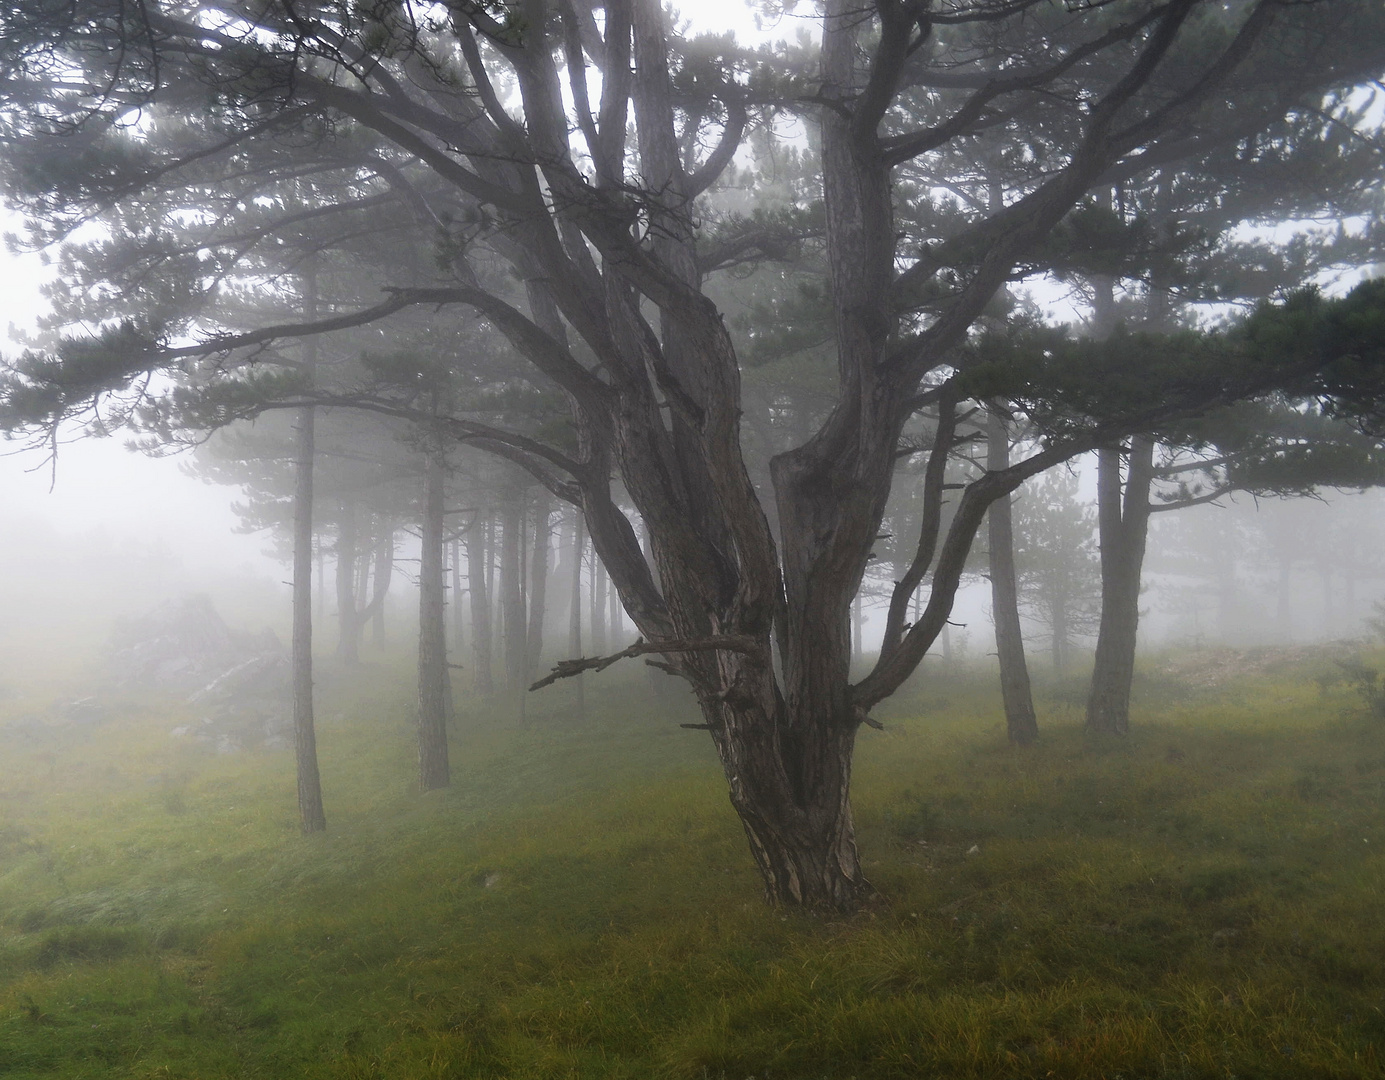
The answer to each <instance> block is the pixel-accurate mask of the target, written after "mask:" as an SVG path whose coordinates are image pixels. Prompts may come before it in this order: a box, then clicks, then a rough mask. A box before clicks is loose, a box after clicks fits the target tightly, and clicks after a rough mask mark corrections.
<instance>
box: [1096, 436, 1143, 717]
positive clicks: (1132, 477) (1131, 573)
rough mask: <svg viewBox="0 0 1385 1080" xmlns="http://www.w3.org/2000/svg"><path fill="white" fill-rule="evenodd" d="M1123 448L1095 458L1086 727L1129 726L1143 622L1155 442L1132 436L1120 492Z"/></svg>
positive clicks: (1104, 452) (1106, 451)
mask: <svg viewBox="0 0 1385 1080" xmlns="http://www.w3.org/2000/svg"><path fill="white" fill-rule="evenodd" d="M1120 459H1121V453H1120V451H1119V450H1102V451H1100V452H1099V453H1098V457H1097V527H1098V532H1099V536H1100V539H1101V627H1100V629H1099V631H1098V632H1097V640H1096V660H1095V663H1094V665H1093V667H1092V685H1091V691H1090V693H1089V694H1088V697H1087V730H1088V731H1095V732H1103V733H1106V734H1110V735H1124V734H1126V733H1127V732H1128V731H1129V730H1130V688H1131V685H1132V683H1133V682H1134V678H1135V646H1136V641H1137V638H1138V633H1139V625H1140V576H1141V571H1142V569H1143V567H1144V559H1145V541H1146V538H1147V537H1148V535H1149V487H1150V481H1151V476H1152V473H1153V468H1154V444H1153V442H1151V441H1150V440H1149V439H1144V438H1136V439H1132V440H1131V446H1130V468H1129V474H1128V476H1127V478H1126V482H1125V491H1124V494H1123V495H1122V492H1121V475H1120V464H1121V460H1120Z"/></svg>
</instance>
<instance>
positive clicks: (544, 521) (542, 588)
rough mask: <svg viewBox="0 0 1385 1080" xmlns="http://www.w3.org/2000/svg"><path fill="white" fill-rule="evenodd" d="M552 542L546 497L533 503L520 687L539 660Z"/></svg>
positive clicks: (549, 508) (550, 508) (551, 521)
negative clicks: (523, 657) (531, 548)
mask: <svg viewBox="0 0 1385 1080" xmlns="http://www.w3.org/2000/svg"><path fill="white" fill-rule="evenodd" d="M552 538H553V511H552V507H551V506H550V505H549V501H548V493H547V492H546V491H540V492H539V494H538V496H537V498H536V499H535V500H534V545H533V551H532V552H531V556H530V559H529V640H528V642H527V643H526V645H525V650H524V655H525V669H526V670H525V673H524V683H525V685H526V686H527V685H528V684H529V683H530V682H532V681H533V675H534V671H535V669H536V668H537V667H538V664H539V661H540V660H541V659H542V658H543V620H544V616H545V615H546V614H547V612H546V610H545V609H546V607H547V603H548V549H549V546H550V542H551V540H552Z"/></svg>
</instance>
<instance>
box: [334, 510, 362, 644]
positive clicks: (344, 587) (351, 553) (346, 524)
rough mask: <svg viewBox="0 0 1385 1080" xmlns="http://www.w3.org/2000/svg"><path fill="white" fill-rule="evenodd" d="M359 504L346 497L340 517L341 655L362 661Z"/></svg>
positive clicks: (339, 613) (338, 601)
mask: <svg viewBox="0 0 1385 1080" xmlns="http://www.w3.org/2000/svg"><path fill="white" fill-rule="evenodd" d="M356 544H357V540H356V504H355V503H353V502H351V501H350V500H349V499H344V500H342V503H341V514H340V517H339V518H338V520H337V659H338V660H340V661H341V662H342V663H343V664H345V665H346V666H347V667H355V666H356V665H357V664H359V663H360V662H361V620H360V617H359V615H358V614H357V609H356Z"/></svg>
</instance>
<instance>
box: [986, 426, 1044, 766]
mask: <svg viewBox="0 0 1385 1080" xmlns="http://www.w3.org/2000/svg"><path fill="white" fill-rule="evenodd" d="M986 448H987V459H986V467H987V468H988V469H990V470H992V471H998V470H1001V469H1008V468H1009V467H1010V432H1009V430H1008V428H1007V426H1006V423H1005V420H1004V418H1003V417H1002V416H1001V415H1000V413H999V412H998V410H997V409H995V408H991V409H990V410H989V411H988V413H987V422H986ZM986 522H987V536H988V539H989V542H990V564H991V565H990V573H991V612H992V616H993V618H994V620H995V648H996V655H997V656H998V657H999V659H1000V695H1001V698H1002V700H1003V701H1004V703H1005V732H1006V735H1007V737H1008V738H1009V740H1010V742H1012V743H1014V744H1015V745H1016V746H1030V745H1032V744H1033V743H1034V742H1036V741H1037V740H1038V738H1039V722H1038V719H1037V718H1036V717H1035V715H1034V695H1033V693H1032V692H1031V690H1030V687H1029V665H1028V664H1027V662H1026V661H1025V656H1024V637H1023V635H1022V633H1021V630H1020V609H1019V582H1018V580H1017V578H1016V575H1015V534H1014V522H1013V514H1012V512H1011V503H1010V500H1009V498H1004V499H997V500H996V501H995V502H993V503H991V508H990V510H989V511H987V514H986ZM1056 640H1057V639H1056V631H1055V641H1056ZM1057 655H1058V654H1057V647H1056V646H1055V652H1054V656H1055V658H1056V657H1057Z"/></svg>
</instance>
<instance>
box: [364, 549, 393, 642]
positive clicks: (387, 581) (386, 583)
mask: <svg viewBox="0 0 1385 1080" xmlns="http://www.w3.org/2000/svg"><path fill="white" fill-rule="evenodd" d="M393 580H394V525H393V524H392V523H391V522H389V521H385V522H384V523H383V528H382V529H381V533H380V541H379V543H378V544H376V546H375V593H376V595H377V596H378V597H379V598H380V599H379V600H378V601H374V600H373V601H372V604H373V610H372V612H371V616H370V641H371V644H372V645H374V646H375V648H377V649H383V648H384V647H385V599H384V598H385V597H386V596H388V595H389V591H390V585H391V583H392V582H393Z"/></svg>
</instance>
